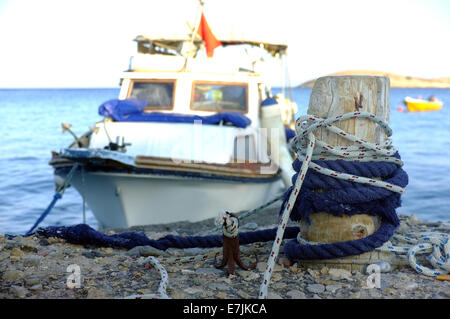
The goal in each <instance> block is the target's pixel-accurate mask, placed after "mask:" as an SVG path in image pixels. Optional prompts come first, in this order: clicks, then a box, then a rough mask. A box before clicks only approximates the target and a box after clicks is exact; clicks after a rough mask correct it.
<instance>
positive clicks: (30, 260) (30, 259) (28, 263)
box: [23, 256, 42, 267]
mask: <svg viewBox="0 0 450 319" xmlns="http://www.w3.org/2000/svg"><path fill="white" fill-rule="evenodd" d="M41 259H42V257H41V256H26V257H24V258H23V265H24V266H25V267H37V266H39V264H40V263H41Z"/></svg>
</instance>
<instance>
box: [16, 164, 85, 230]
mask: <svg viewBox="0 0 450 319" xmlns="http://www.w3.org/2000/svg"><path fill="white" fill-rule="evenodd" d="M78 166H80V164H79V163H75V164H74V165H73V166H72V168H71V169H70V171H69V173H68V174H67V176H66V179H65V180H64V183H63V185H62V186H61V188H60V189H59V190H58V191H57V192H56V193H55V195H54V196H53V199H52V201H51V202H50V205H48V207H47V209H46V210H44V212H43V213H42V214H41V216H39V218H38V219H37V220H36V222H35V223H34V225H33V226H32V227H31V228H30V230H29V231H27V232H26V233H25V236H30V235H31V234H33V232H34V230H35V228H36V227H37V226H38V225H39V224H40V223H41V222H42V221H43V220H44V218H45V217H47V215H48V214H49V213H50V211H51V210H52V209H53V206H55V204H56V201H57V200H58V199H60V198H62V196H63V194H64V192H65V190H66V188H67V187H68V186H69V182H70V180H71V179H72V176H73V173H74V172H75V171H76V170H77V168H78ZM9 237H14V236H11V235H10V236H9Z"/></svg>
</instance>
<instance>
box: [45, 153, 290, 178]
mask: <svg viewBox="0 0 450 319" xmlns="http://www.w3.org/2000/svg"><path fill="white" fill-rule="evenodd" d="M74 162H76V161H74V160H73V159H68V158H63V157H59V155H58V153H56V152H52V159H51V160H50V161H49V165H51V166H53V167H54V168H60V167H65V166H71V165H73V164H74ZM80 162H82V163H85V164H87V165H88V166H91V165H93V166H99V167H110V168H127V167H128V168H130V167H134V168H138V169H153V170H161V171H173V172H185V173H189V172H191V173H201V174H210V175H215V176H228V177H237V178H240V177H242V178H250V179H252V178H254V179H271V178H274V177H276V176H278V175H279V174H280V172H281V169H280V168H279V167H278V166H277V165H275V164H274V163H272V162H269V163H248V162H246V163H227V164H214V163H193V162H182V160H180V161H174V160H173V159H170V158H158V157H149V156H136V159H135V163H136V166H129V165H126V164H124V163H120V162H117V161H114V160H111V159H102V160H101V162H100V161H99V159H83V160H80Z"/></svg>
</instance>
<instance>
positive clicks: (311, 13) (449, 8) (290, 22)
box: [0, 0, 450, 88]
mask: <svg viewBox="0 0 450 319" xmlns="http://www.w3.org/2000/svg"><path fill="white" fill-rule="evenodd" d="M197 4H198V0H159V1H156V0H146V1H144V0H126V1H116V0H109V1H104V0H59V1H57V0H39V1H36V0H0V88H14V87H117V86H118V83H119V78H120V73H121V72H122V71H124V70H125V69H127V67H128V64H129V58H130V56H131V55H133V54H134V53H135V52H136V43H135V42H134V41H133V39H134V37H135V36H137V35H138V34H142V33H145V32H146V31H145V30H154V28H155V27H156V28H157V27H158V25H161V23H162V22H167V21H169V19H171V20H172V21H192V24H195V22H194V21H195V18H196V15H197V7H198V5H197ZM204 12H205V16H206V18H207V20H208V22H209V23H210V25H211V28H212V31H213V32H214V28H213V26H214V24H215V23H216V24H217V23H218V21H219V20H220V21H221V23H227V24H229V25H230V27H232V28H234V29H238V28H240V29H242V30H249V31H248V32H255V31H261V34H268V33H271V34H272V35H273V34H275V35H276V36H277V39H280V41H283V42H286V43H287V44H288V59H287V65H288V67H289V74H290V82H291V84H292V85H298V84H301V83H303V82H305V81H308V80H311V79H314V78H317V77H319V76H324V75H327V74H330V73H333V72H338V71H342V70H355V69H368V70H381V71H386V72H393V73H398V74H401V75H407V76H413V77H422V78H437V77H450V62H449V59H450V41H449V39H450V1H449V0H373V1H367V0H339V1H336V0H314V1H302V0H205V6H204ZM152 28H153V29H152ZM216 50H217V51H218V54H220V50H218V49H216ZM272 81H273V82H272V85H275V86H276V85H278V84H280V83H281V76H280V74H278V73H276V72H275V71H273V76H272Z"/></svg>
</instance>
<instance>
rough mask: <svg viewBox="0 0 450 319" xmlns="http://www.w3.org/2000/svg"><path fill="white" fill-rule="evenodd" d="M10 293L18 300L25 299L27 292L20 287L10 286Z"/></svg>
mask: <svg viewBox="0 0 450 319" xmlns="http://www.w3.org/2000/svg"><path fill="white" fill-rule="evenodd" d="M11 293H12V294H13V295H14V296H16V297H19V298H25V297H26V295H27V293H28V290H27V289H25V288H24V287H21V286H14V285H13V286H11Z"/></svg>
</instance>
